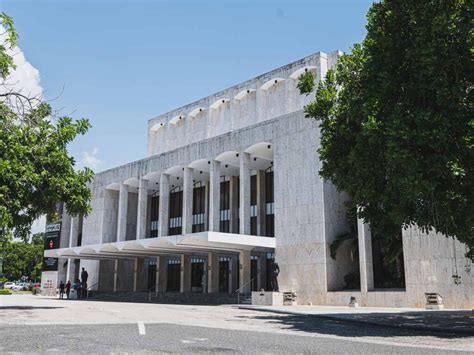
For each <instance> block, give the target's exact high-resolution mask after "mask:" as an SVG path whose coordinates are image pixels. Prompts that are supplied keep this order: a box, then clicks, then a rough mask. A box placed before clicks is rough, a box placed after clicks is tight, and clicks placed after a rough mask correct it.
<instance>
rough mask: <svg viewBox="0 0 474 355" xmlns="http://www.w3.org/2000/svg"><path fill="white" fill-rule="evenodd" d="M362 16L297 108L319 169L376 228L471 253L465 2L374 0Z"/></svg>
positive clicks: (469, 9) (304, 83)
mask: <svg viewBox="0 0 474 355" xmlns="http://www.w3.org/2000/svg"><path fill="white" fill-rule="evenodd" d="M367 18H368V24H367V26H366V28H367V35H366V38H365V39H364V41H363V42H362V43H361V44H357V45H355V46H354V47H353V49H352V52H351V53H349V54H345V55H343V56H342V57H341V58H340V60H339V62H338V64H337V65H336V67H335V69H334V70H330V71H329V72H328V73H327V76H326V78H325V79H324V80H323V81H321V82H320V83H319V85H318V88H317V91H316V98H315V100H314V101H313V102H311V103H310V104H308V105H307V106H306V107H305V112H306V114H307V116H308V117H311V118H314V119H317V120H319V122H320V129H321V146H320V149H319V154H320V158H321V160H322V169H321V175H322V176H323V177H324V178H327V179H329V180H331V181H332V182H333V183H334V184H335V185H336V186H337V188H339V189H340V190H344V191H346V192H348V193H349V194H350V195H351V197H352V199H353V203H354V204H356V205H357V206H360V207H361V210H360V212H359V215H360V217H362V218H364V219H365V221H366V222H368V223H370V224H371V227H372V229H373V231H374V232H375V233H376V234H378V235H384V236H386V237H387V238H392V237H393V236H395V235H397V234H398V233H399V232H400V229H401V227H406V226H408V225H411V224H416V225H418V226H419V227H420V228H422V229H423V230H424V231H427V230H431V229H435V230H436V231H438V232H440V233H443V234H445V235H447V236H454V237H456V238H457V239H458V240H460V241H461V242H463V243H465V244H466V245H467V246H468V248H469V249H470V257H471V258H472V257H473V249H474V227H473V225H474V223H473V222H474V207H473V191H474V179H473V165H474V160H473V144H474V119H473V117H474V115H473V113H474V112H473V94H472V88H473V74H474V67H473V62H472V61H473V53H474V47H473V35H474V32H473V30H472V28H473V27H472V25H473V20H472V19H473V3H472V2H471V1H464V0H453V1H437V0H420V1H381V2H380V3H374V4H373V5H372V6H371V8H370V10H369V12H368V15H367ZM311 75H312V74H311V73H306V74H304V75H303V76H302V77H301V78H300V85H299V88H300V91H301V92H302V93H306V94H308V93H309V92H311V91H313V89H314V80H312V77H311ZM308 83H310V84H309V85H308Z"/></svg>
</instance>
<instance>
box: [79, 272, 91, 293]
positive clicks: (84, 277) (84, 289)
mask: <svg viewBox="0 0 474 355" xmlns="http://www.w3.org/2000/svg"><path fill="white" fill-rule="evenodd" d="M88 278H89V274H88V273H87V271H86V269H85V268H82V272H81V282H82V297H83V298H87V279H88Z"/></svg>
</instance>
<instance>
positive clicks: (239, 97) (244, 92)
mask: <svg viewBox="0 0 474 355" xmlns="http://www.w3.org/2000/svg"><path fill="white" fill-rule="evenodd" d="M255 91H256V90H255V89H245V90H242V91H240V92H239V93H238V94H237V95H235V96H234V99H236V100H239V101H240V100H242V99H244V98H245V97H246V96H247V95H250V94H251V93H254V92H255Z"/></svg>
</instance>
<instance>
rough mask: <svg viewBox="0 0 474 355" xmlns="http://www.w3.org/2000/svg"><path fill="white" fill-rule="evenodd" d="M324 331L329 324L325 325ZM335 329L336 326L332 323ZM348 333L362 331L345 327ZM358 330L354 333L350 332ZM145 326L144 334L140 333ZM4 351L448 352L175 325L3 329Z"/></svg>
mask: <svg viewBox="0 0 474 355" xmlns="http://www.w3.org/2000/svg"><path fill="white" fill-rule="evenodd" d="M321 326H322V327H324V326H328V324H321ZM329 326H332V327H333V326H334V325H329ZM344 327H345V332H346V334H347V335H349V334H350V333H351V331H352V332H354V335H361V334H360V332H361V330H360V329H357V328H360V327H358V326H354V325H347V324H346V325H344ZM351 327H352V328H353V329H352V330H351V329H350V328H351ZM140 328H144V329H142V331H140ZM140 333H141V334H140ZM0 334H1V343H0V353H2V354H7V353H10V352H22V353H25V352H26V353H37V352H48V353H51V352H58V353H59V352H60V353H65V352H67V353H71V352H74V353H78V352H81V353H147V352H153V353H157V352H158V353H169V352H173V353H273V354H289V353H292V354H295V353H320V354H327V353H339V354H341V353H345V354H349V353H350V354H362V353H364V354H367V353H379V354H380V353H384V354H402V353H405V354H406V353H409V354H446V353H454V352H453V351H447V350H443V349H431V348H416V347H412V346H410V347H405V346H394V345H391V344H377V343H373V342H369V343H367V342H364V341H361V342H354V341H350V340H344V339H330V338H321V337H317V336H300V335H286V334H272V333H259V332H250V331H242V330H229V329H216V328H206V327H196V326H185V325H176V324H144V325H141V326H140V325H139V324H138V323H137V324H101V325H45V326H43V325H42V326H33V325H30V326H0Z"/></svg>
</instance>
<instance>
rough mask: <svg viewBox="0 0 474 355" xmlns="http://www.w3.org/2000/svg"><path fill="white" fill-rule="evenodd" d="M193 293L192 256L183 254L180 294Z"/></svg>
mask: <svg viewBox="0 0 474 355" xmlns="http://www.w3.org/2000/svg"><path fill="white" fill-rule="evenodd" d="M190 291H191V255H187V254H181V277H180V287H179V292H181V293H183V292H190Z"/></svg>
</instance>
